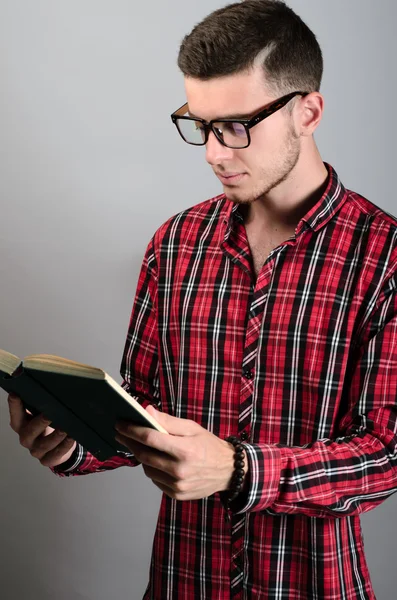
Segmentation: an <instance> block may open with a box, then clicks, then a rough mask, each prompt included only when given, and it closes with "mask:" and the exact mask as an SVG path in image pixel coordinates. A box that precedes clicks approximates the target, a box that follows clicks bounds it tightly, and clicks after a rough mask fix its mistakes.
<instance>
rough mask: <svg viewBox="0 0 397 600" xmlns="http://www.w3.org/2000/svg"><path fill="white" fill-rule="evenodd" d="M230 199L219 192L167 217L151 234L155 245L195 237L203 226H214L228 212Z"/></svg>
mask: <svg viewBox="0 0 397 600" xmlns="http://www.w3.org/2000/svg"><path fill="white" fill-rule="evenodd" d="M230 208H231V207H230V201H228V200H227V199H226V196H225V194H219V195H218V196H214V197H213V198H209V199H207V200H204V201H203V202H200V203H199V204H194V205H193V206H190V207H189V208H186V209H184V210H182V211H180V212H178V213H176V214H174V215H172V216H171V217H169V218H168V219H167V220H166V221H165V222H164V223H163V224H162V225H160V227H159V228H158V229H157V230H156V232H155V234H154V236H153V243H154V245H155V246H159V245H162V244H164V243H172V241H174V242H178V243H180V242H182V241H187V240H188V239H189V238H190V237H197V234H198V233H199V232H200V230H201V229H202V228H203V227H207V226H209V227H213V228H216V227H217V226H218V225H219V223H220V222H221V221H222V220H223V218H225V217H226V215H227V214H228V213H229V212H230Z"/></svg>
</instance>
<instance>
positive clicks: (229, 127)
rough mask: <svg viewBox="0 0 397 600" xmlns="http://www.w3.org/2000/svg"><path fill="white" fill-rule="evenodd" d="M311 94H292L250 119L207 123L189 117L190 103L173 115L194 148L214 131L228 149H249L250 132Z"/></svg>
mask: <svg viewBox="0 0 397 600" xmlns="http://www.w3.org/2000/svg"><path fill="white" fill-rule="evenodd" d="M309 93H310V92H292V93H291V94H287V95H286V96H283V97H282V98H279V99H278V100H276V101H275V102H273V103H272V104H270V106H268V107H267V108H264V109H261V110H260V111H259V112H258V113H256V114H255V115H253V116H252V117H250V118H249V119H239V118H233V119H221V120H218V119H214V120H212V121H210V122H209V123H207V122H206V121H204V119H200V118H198V117H197V118H196V117H191V116H187V113H189V107H188V103H187V102H186V104H184V105H183V106H181V107H180V108H178V110H176V111H175V112H174V113H172V115H171V119H172V122H173V123H174V124H175V125H176V128H177V129H178V131H179V133H180V135H181V137H182V139H183V140H184V141H185V142H187V143H188V144H192V145H193V146H205V144H206V143H207V141H208V135H209V132H210V131H213V133H214V134H215V136H216V138H217V139H218V140H219V141H220V143H221V144H223V145H224V146H227V147H228V148H247V147H248V146H249V145H250V143H251V136H250V132H249V130H250V129H251V127H254V125H257V124H258V123H260V122H261V121H263V120H264V119H267V117H270V115H272V114H273V113H275V112H277V111H278V110H280V108H283V106H285V105H286V104H288V102H289V101H290V100H292V98H294V97H295V96H307V95H308V94H309Z"/></svg>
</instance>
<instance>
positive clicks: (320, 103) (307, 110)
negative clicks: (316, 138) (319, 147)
mask: <svg viewBox="0 0 397 600" xmlns="http://www.w3.org/2000/svg"><path fill="white" fill-rule="evenodd" d="M323 112H324V97H323V95H322V94H320V92H311V93H310V94H308V95H307V96H304V97H303V98H302V99H301V101H300V111H299V123H298V124H297V130H298V131H299V132H300V135H301V136H309V135H313V133H314V131H315V130H316V129H317V127H318V125H319V123H320V121H321V118H322V116H323Z"/></svg>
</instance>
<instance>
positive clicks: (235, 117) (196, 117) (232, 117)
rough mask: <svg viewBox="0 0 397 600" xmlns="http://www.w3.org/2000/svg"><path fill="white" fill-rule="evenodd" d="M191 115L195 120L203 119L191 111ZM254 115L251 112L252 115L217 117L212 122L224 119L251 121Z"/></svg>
mask: <svg viewBox="0 0 397 600" xmlns="http://www.w3.org/2000/svg"><path fill="white" fill-rule="evenodd" d="M188 113H189V115H190V116H191V117H192V118H193V119H202V117H199V116H198V115H195V114H193V113H192V112H190V110H188ZM253 114H254V113H252V112H250V113H246V114H245V115H242V114H240V115H236V114H229V115H222V116H221V117H215V118H214V119H211V121H222V120H223V119H249V118H250V117H251V116H252V115H253ZM203 121H205V119H203ZM206 123H209V121H206Z"/></svg>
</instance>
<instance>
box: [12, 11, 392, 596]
mask: <svg viewBox="0 0 397 600" xmlns="http://www.w3.org/2000/svg"><path fill="white" fill-rule="evenodd" d="M224 4H225V3H224V2H219V1H217V0H201V1H200V2H197V3H193V2H189V3H187V2H186V1H182V0H173V1H172V2H171V3H164V2H160V0H157V2H136V1H134V2H133V1H132V0H130V1H127V0H113V1H112V2H109V1H107V2H106V1H104V0H85V1H81V0H68V1H67V2H66V1H65V2H61V1H54V0H35V1H31V0H1V1H0V76H1V94H0V132H1V135H0V156H1V160H0V202H1V222H0V256H1V260H0V276H1V295H0V308H1V311H0V347H1V348H5V349H7V350H9V351H11V352H14V353H15V354H17V355H19V356H25V355H27V354H29V353H36V352H48V353H54V354H59V355H61V356H65V357H69V358H72V359H75V360H80V361H82V362H86V363H88V364H93V365H96V366H100V367H103V368H104V369H106V370H107V371H108V372H109V373H110V374H111V375H112V376H113V377H115V378H116V379H117V380H118V381H120V376H119V364H120V360H121V354H122V350H123V346H124V340H125V335H126V332H127V327H128V320H129V315H130V311H131V306H132V301H133V297H134V293H135V287H136V283H137V277H138V270H139V267H140V264H141V261H142V257H143V253H144V250H145V248H146V244H147V243H148V241H149V239H150V237H151V235H152V234H153V233H154V231H155V230H156V229H157V227H158V226H159V225H161V223H163V222H164V221H165V220H166V219H167V218H168V217H170V216H171V215H173V214H175V213H177V212H179V211H180V210H183V209H184V208H187V207H189V206H192V205H193V204H196V203H198V202H201V201H203V200H205V199H206V198H209V197H212V196H215V195H216V194H218V193H220V192H221V191H222V187H221V185H220V183H219V182H218V180H217V179H216V178H215V176H214V175H213V173H212V171H211V169H210V167H209V166H208V165H207V164H206V162H205V160H204V151H203V150H202V149H198V148H191V147H189V146H187V145H186V144H184V143H183V142H182V140H180V139H179V137H178V135H177V132H176V131H174V126H173V125H172V123H171V120H170V118H169V115H170V113H171V112H172V111H173V110H174V109H176V108H178V107H179V106H180V105H181V104H182V103H183V102H184V100H185V97H184V88H183V78H182V76H181V74H180V73H179V71H178V69H177V66H176V58H177V52H178V46H179V43H180V41H181V40H182V37H183V36H184V35H185V33H187V32H188V31H190V30H191V28H192V27H193V25H194V24H195V23H196V22H198V21H199V20H200V19H201V18H202V17H204V16H205V15H206V14H208V13H209V12H211V11H212V10H214V9H216V8H218V7H220V6H223V5H224ZM290 5H291V7H292V8H294V9H295V10H296V11H297V12H298V14H300V15H301V16H302V18H303V19H304V20H305V21H306V22H307V24H308V25H309V26H310V27H311V28H312V29H313V31H314V32H315V34H316V35H317V37H318V40H319V42H320V44H321V46H322V49H323V53H324V60H325V74H324V80H323V87H322V92H323V94H324V96H325V114H324V118H323V121H322V123H321V125H320V128H319V130H318V133H317V134H316V139H317V143H318V145H319V148H320V151H321V154H322V156H323V159H324V160H326V161H328V162H330V163H331V164H332V165H333V166H334V167H335V168H336V170H337V172H338V173H339V175H340V176H341V178H342V180H343V182H344V184H345V185H346V186H347V187H348V188H350V189H354V190H355V191H357V192H359V193H361V194H363V195H364V196H366V197H368V198H369V199H370V200H372V201H373V202H375V203H376V204H378V205H380V206H381V207H383V208H384V209H385V210H387V211H388V212H392V213H393V214H396V213H397V206H396V200H395V194H394V185H393V183H394V181H393V180H394V177H395V172H394V171H393V168H394V155H395V151H394V145H395V140H396V123H397V119H396V111H395V103H396V97H395V92H396V70H395V62H394V59H393V58H392V57H395V56H396V55H397V41H396V36H395V35H394V33H395V32H394V28H395V22H396V16H397V15H396V6H395V0H382V1H380V2H375V0H372V1H369V0H349V2H346V0H333V2H326V1H325V0H291V1H290ZM0 394H1V402H0V445H1V461H0V464H1V476H0V481H1V494H0V498H1V507H0V508H1V510H0V515H1V516H0V519H1V523H0V527H1V529H0V531H1V549H0V553H1V555H0V595H1V597H2V598H4V600H11V599H12V600H14V599H18V600H19V599H25V598H29V599H30V600H39V599H40V600H50V599H51V600H53V599H54V598H57V600H72V599H73V600H83V599H84V600H86V599H87V600H88V599H89V600H109V598H115V599H121V598H123V599H124V598H125V599H127V598H128V599H131V600H139V599H140V598H141V597H142V594H143V591H144V589H145V587H146V583H147V577H148V567H149V559H150V550H151V543H152V536H153V532H154V528H155V523H156V517H157V510H158V506H159V500H160V492H159V490H158V489H157V488H155V487H154V486H153V484H152V483H151V482H150V481H149V480H147V479H146V478H145V477H144V475H143V472H142V470H141V469H140V468H138V469H135V470H131V469H128V468H123V469H119V470H116V471H113V472H108V473H99V474H96V475H90V476H86V477H76V478H69V479H63V480H61V479H59V478H57V477H55V476H54V475H52V473H51V472H50V471H49V470H48V469H46V468H43V467H42V466H41V465H40V464H39V462H38V461H36V460H34V459H32V458H31V457H30V455H29V452H28V451H27V450H25V449H24V448H22V447H21V446H19V443H18V438H17V437H16V435H15V434H14V432H13V431H12V430H11V429H10V428H9V426H8V422H9V417H8V406H7V404H6V402H5V400H6V395H5V394H4V393H3V392H0ZM396 508H397V496H396V497H394V496H393V497H392V498H390V499H389V500H387V501H386V502H385V503H384V504H382V505H381V506H380V507H378V508H377V509H376V510H375V511H372V512H370V513H369V514H366V515H364V516H363V517H362V522H363V530H364V539H365V546H366V553H367V558H368V563H369V567H370V572H371V576H372V581H373V585H374V589H375V592H376V594H377V598H378V600H390V598H394V597H395V591H394V590H395V586H396V584H397V574H396V569H395V556H396V551H397V540H396V533H397V519H396V518H394V515H395V512H396Z"/></svg>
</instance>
